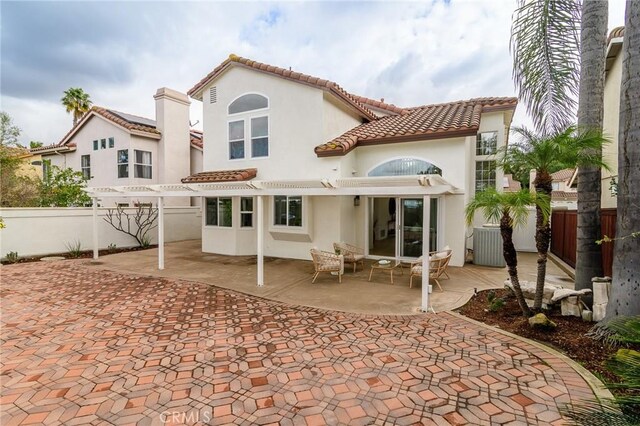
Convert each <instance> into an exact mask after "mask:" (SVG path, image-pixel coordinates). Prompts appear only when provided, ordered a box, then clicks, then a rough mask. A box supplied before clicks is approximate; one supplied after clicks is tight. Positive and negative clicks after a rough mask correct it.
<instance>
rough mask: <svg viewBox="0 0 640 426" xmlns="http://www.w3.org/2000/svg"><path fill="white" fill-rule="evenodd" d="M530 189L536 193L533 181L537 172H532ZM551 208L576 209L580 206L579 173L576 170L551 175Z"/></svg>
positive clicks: (560, 171) (566, 170)
mask: <svg viewBox="0 0 640 426" xmlns="http://www.w3.org/2000/svg"><path fill="white" fill-rule="evenodd" d="M529 176H530V179H529V181H530V183H529V189H530V190H531V191H535V187H534V186H533V180H534V179H535V178H536V171H535V170H531V173H530V175H529ZM551 179H552V181H551V207H567V208H571V209H576V208H577V206H578V173H577V169H575V168H568V169H562V170H558V171H557V172H554V173H551Z"/></svg>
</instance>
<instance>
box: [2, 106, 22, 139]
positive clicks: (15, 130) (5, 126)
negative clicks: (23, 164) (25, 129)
mask: <svg viewBox="0 0 640 426" xmlns="http://www.w3.org/2000/svg"><path fill="white" fill-rule="evenodd" d="M20 132H21V130H20V128H19V127H18V126H15V125H14V124H13V119H12V118H11V116H10V115H9V114H7V113H6V112H4V111H0V145H3V146H17V145H18V138H19V137H20Z"/></svg>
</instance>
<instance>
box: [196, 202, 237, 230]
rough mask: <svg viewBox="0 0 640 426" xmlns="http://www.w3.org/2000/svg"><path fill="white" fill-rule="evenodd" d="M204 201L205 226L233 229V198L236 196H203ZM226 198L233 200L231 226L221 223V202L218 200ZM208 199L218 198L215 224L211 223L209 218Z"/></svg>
mask: <svg viewBox="0 0 640 426" xmlns="http://www.w3.org/2000/svg"><path fill="white" fill-rule="evenodd" d="M202 198H203V201H204V215H203V216H204V227H205V228H221V229H233V222H234V221H233V204H234V203H233V198H234V197H202ZM220 199H225V200H230V201H231V224H230V225H229V226H225V225H220V203H219V201H217V200H220ZM207 200H216V203H215V205H216V210H217V212H216V213H217V215H216V217H217V219H218V220H217V223H216V224H215V225H210V224H209V223H207V222H208V220H207V215H208V208H207Z"/></svg>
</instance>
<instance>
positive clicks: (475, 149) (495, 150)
mask: <svg viewBox="0 0 640 426" xmlns="http://www.w3.org/2000/svg"><path fill="white" fill-rule="evenodd" d="M487 133H494V134H495V137H496V146H495V149H494V150H493V152H491V153H489V154H483V153H480V154H478V149H480V147H479V146H478V144H479V142H480V141H481V138H482V135H483V134H487ZM498 136H499V135H498V131H497V130H488V131H486V132H478V133H476V143H475V147H474V151H473V152H474V153H475V155H476V157H489V156H492V155H496V154H497V153H498Z"/></svg>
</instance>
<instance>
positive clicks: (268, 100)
mask: <svg viewBox="0 0 640 426" xmlns="http://www.w3.org/2000/svg"><path fill="white" fill-rule="evenodd" d="M246 95H259V96H262V97H264V98H266V99H267V107H266V108H259V109H252V110H250V111H242V112H234V113H229V107H230V106H231V104H232V103H234V102H235V101H237V100H238V99H240V98H241V97H243V96H246ZM226 108H227V109H226V111H227V117H235V116H238V115H242V114H252V113H254V112H257V111H268V110H269V109H270V108H271V99H270V98H269V96H267V95H265V94H264V93H260V92H245V93H242V94H241V95H239V96H236V97H235V98H233V99H231V101H229V103H228V104H227V107H226Z"/></svg>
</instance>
